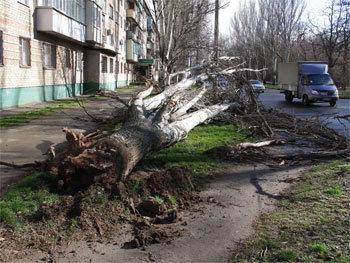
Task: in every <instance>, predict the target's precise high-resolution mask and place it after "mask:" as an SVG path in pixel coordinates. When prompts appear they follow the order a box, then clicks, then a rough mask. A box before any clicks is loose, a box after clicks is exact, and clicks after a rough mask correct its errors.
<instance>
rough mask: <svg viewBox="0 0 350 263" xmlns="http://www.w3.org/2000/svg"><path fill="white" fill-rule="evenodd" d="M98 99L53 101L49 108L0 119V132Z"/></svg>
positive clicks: (93, 97) (95, 97) (94, 97)
mask: <svg viewBox="0 0 350 263" xmlns="http://www.w3.org/2000/svg"><path fill="white" fill-rule="evenodd" d="M98 97H99V96H92V97H89V98H84V99H79V102H78V101H77V100H67V101H55V102H52V104H50V106H47V107H44V108H41V109H37V110H32V111H26V112H22V113H19V114H16V115H12V116H7V117H3V118H0V130H4V129H8V128H10V127H12V126H14V125H17V124H22V123H27V122H29V121H31V120H35V119H40V118H42V117H45V116H47V115H50V114H53V113H56V112H59V111H60V110H63V109H69V108H74V107H77V106H78V105H79V104H82V103H85V102H88V101H91V100H95V99H97V98H98Z"/></svg>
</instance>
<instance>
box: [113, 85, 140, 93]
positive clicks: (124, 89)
mask: <svg viewBox="0 0 350 263" xmlns="http://www.w3.org/2000/svg"><path fill="white" fill-rule="evenodd" d="M139 88H141V86H137V85H133V86H125V87H121V88H117V89H116V90H115V91H116V92H128V91H131V90H135V89H139Z"/></svg>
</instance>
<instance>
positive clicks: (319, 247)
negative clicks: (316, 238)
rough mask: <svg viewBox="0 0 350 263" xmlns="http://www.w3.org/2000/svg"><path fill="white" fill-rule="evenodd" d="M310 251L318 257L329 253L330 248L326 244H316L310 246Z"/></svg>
mask: <svg viewBox="0 0 350 263" xmlns="http://www.w3.org/2000/svg"><path fill="white" fill-rule="evenodd" d="M310 251H311V252H313V253H316V254H318V255H323V254H327V253H329V250H328V248H327V247H326V246H325V245H324V244H318V243H314V244H312V245H311V246H310Z"/></svg>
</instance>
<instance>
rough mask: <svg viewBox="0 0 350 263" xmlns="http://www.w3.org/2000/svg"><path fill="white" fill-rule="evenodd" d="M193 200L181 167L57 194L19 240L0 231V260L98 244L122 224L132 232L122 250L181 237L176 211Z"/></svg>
mask: <svg viewBox="0 0 350 263" xmlns="http://www.w3.org/2000/svg"><path fill="white" fill-rule="evenodd" d="M43 194H45V193H43ZM197 201H198V192H197V191H196V188H195V186H194V184H193V183H192V181H191V175H190V171H189V170H188V169H187V168H186V167H173V168H170V169H168V170H158V169H156V170H149V171H147V172H145V171H138V172H135V173H133V174H131V175H130V180H128V182H127V183H125V184H124V183H122V182H119V183H117V184H116V185H115V186H114V187H113V188H112V189H111V190H107V189H105V188H103V187H102V186H101V185H98V184H95V185H91V186H90V187H88V188H87V189H86V190H85V191H78V192H76V193H75V194H64V193H61V194H60V196H59V198H58V199H57V200H55V201H54V202H53V203H52V204H50V205H48V204H42V206H41V207H40V208H39V209H38V211H37V213H36V215H35V217H34V218H32V219H31V220H32V222H31V227H30V228H29V229H27V230H23V231H22V232H21V238H19V237H18V236H16V234H15V233H13V232H12V231H11V230H10V229H8V228H6V226H3V227H0V234H1V237H2V238H4V240H6V242H3V243H2V244H1V248H2V250H3V254H2V255H1V257H2V260H6V259H11V258H13V254H14V251H17V252H16V253H15V254H16V256H15V257H18V258H20V257H21V256H24V255H25V254H26V253H27V252H26V251H27V250H28V248H38V249H40V250H41V251H46V252H47V253H49V254H52V253H54V252H55V251H57V250H58V249H59V248H60V247H61V246H64V245H67V244H69V243H70V242H72V241H75V240H86V241H87V240H101V242H102V241H105V240H108V239H110V238H112V237H113V236H115V235H118V233H121V232H122V231H123V228H122V225H129V226H130V228H129V229H131V232H132V237H131V239H130V240H129V241H127V242H125V244H124V245H123V247H124V248H137V247H143V246H147V245H149V244H152V243H159V242H166V241H167V240H169V239H172V238H174V237H176V236H180V235H181V234H182V231H181V230H179V229H178V226H179V225H181V222H180V224H176V225H175V224H173V223H175V222H179V221H181V220H182V219H181V216H180V212H179V211H181V210H183V209H187V208H188V207H190V204H191V203H192V202H197ZM48 225H49V226H50V227H49V228H48ZM53 236H56V237H57V238H56V239H54V238H52V237H53ZM19 251H21V252H19ZM4 252H5V253H4Z"/></svg>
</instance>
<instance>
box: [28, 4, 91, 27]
mask: <svg viewBox="0 0 350 263" xmlns="http://www.w3.org/2000/svg"><path fill="white" fill-rule="evenodd" d="M22 1H24V0H22ZM25 1H29V0H25ZM37 5H38V6H49V7H54V8H56V9H57V10H60V11H61V12H63V13H65V14H66V15H67V16H69V17H72V18H74V19H76V20H78V21H79V22H81V23H85V9H86V7H85V0H69V1H67V0H38V4H37Z"/></svg>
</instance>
